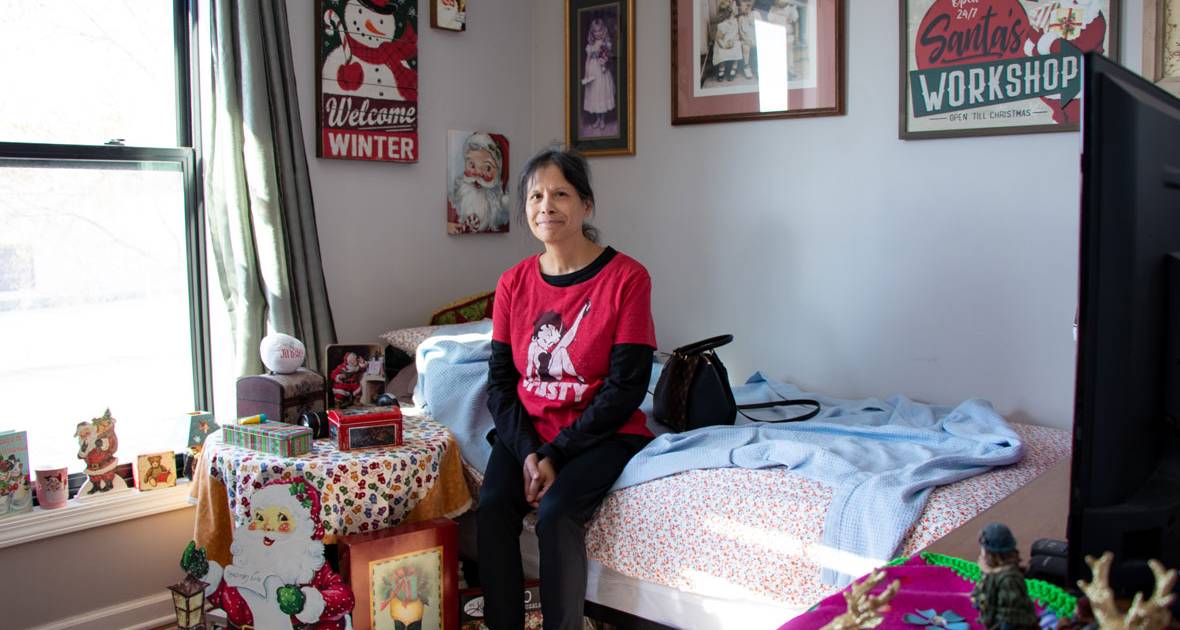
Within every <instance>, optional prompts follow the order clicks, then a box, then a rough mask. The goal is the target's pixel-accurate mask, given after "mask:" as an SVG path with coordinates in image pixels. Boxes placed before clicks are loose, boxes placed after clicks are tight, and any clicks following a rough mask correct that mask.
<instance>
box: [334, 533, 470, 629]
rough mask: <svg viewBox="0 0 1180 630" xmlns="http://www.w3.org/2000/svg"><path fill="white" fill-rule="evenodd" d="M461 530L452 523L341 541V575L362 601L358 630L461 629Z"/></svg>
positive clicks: (358, 606)
mask: <svg viewBox="0 0 1180 630" xmlns="http://www.w3.org/2000/svg"><path fill="white" fill-rule="evenodd" d="M458 531H459V530H458V526H457V525H456V524H455V522H454V521H452V520H450V519H446V518H436V519H432V520H429V521H421V522H417V523H408V524H405V525H399V526H397V527H393V528H390V529H383V530H379V531H375V532H368V533H364V534H350V535H347V536H342V537H341V538H340V539H339V541H338V542H339V548H340V572H341V575H342V576H343V577H344V580H345V581H346V582H348V583H349V585H351V586H352V592H353V595H354V596H356V606H355V607H354V608H353V613H352V624H353V627H354V628H356V629H357V630H384V629H386V628H389V629H392V628H394V621H395V620H397V621H400V622H402V624H403V626H405V627H409V626H410V625H411V624H413V623H420V624H421V625H420V627H421V628H423V629H425V628H457V627H458V618H459V543H458Z"/></svg>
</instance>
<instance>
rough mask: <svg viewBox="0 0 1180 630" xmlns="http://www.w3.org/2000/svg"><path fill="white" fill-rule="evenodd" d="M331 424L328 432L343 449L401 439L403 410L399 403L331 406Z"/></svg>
mask: <svg viewBox="0 0 1180 630" xmlns="http://www.w3.org/2000/svg"><path fill="white" fill-rule="evenodd" d="M328 424H329V428H328V436H329V437H330V438H331V439H332V440H334V441H335V442H336V448H338V449H339V450H342V451H351V450H353V449H357V448H370V447H374V446H400V445H401V443H402V411H401V409H399V408H398V407H396V406H387V407H357V408H353V409H330V410H328Z"/></svg>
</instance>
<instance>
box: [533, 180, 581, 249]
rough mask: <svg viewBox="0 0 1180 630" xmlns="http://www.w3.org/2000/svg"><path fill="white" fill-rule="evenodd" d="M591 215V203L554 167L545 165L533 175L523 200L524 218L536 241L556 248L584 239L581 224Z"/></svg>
mask: <svg viewBox="0 0 1180 630" xmlns="http://www.w3.org/2000/svg"><path fill="white" fill-rule="evenodd" d="M592 212H593V207H592V206H591V205H590V203H589V202H587V201H584V200H583V199H582V198H581V197H580V196H579V195H578V191H577V190H575V189H574V187H573V185H572V184H570V183H569V182H568V181H566V179H565V176H564V175H562V174H561V169H560V168H558V167H557V166H556V165H555V164H546V165H544V166H542V167H541V168H539V169H537V172H536V173H534V174H533V178H532V180H531V181H530V182H529V188H528V196H527V197H526V200H525V217H526V218H527V219H528V222H529V229H530V230H532V232H533V236H535V237H537V240H539V241H541V242H542V243H545V245H556V244H560V243H573V242H577V239H579V238H585V237H584V236H582V223H583V222H584V221H585V220H586V218H587V217H589V216H590V214H591V213H592Z"/></svg>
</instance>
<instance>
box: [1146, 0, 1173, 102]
mask: <svg viewBox="0 0 1180 630" xmlns="http://www.w3.org/2000/svg"><path fill="white" fill-rule="evenodd" d="M1143 76H1145V77H1147V78H1148V79H1151V80H1152V81H1155V82H1156V83H1157V84H1159V86H1160V87H1162V88H1164V89H1165V90H1167V91H1169V92H1171V93H1172V94H1175V95H1176V96H1180V0H1143Z"/></svg>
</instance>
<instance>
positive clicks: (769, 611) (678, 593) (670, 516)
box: [522, 424, 1070, 629]
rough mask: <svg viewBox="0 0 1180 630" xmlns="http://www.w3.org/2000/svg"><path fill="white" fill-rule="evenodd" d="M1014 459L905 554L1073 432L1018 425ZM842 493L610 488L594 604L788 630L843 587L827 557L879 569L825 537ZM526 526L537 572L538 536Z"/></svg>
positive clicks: (973, 486) (702, 481)
mask: <svg viewBox="0 0 1180 630" xmlns="http://www.w3.org/2000/svg"><path fill="white" fill-rule="evenodd" d="M1013 428H1014V429H1015V430H1016V431H1017V432H1018V433H1019V434H1020V435H1021V437H1022V438H1023V440H1024V443H1025V447H1026V448H1025V455H1024V458H1023V459H1022V460H1021V461H1020V462H1018V463H1016V464H1013V465H1010V466H1004V467H1000V468H996V469H994V470H991V471H989V472H987V473H984V474H981V475H977V476H975V477H970V478H968V479H964V480H962V481H958V482H955V483H953V484H949V485H946V486H940V487H938V488H936V489H935V490H934V491H933V492H932V493H931V496H930V499H929V501H928V503H927V504H926V507H925V509H924V511H923V512H922V515H921V517H919V519H918V520H917V521H916V522H915V523H914V525H913V527H911V528H910V530H909V532H908V533H907V535H906V537H905V539H904V541H903V546H902V549H901V550H900V551H899V554H898V555H909V554H912V553H915V552H917V551H919V550H921V549H923V548H925V547H926V546H928V545H929V544H930V543H932V542H934V541H935V540H937V539H939V538H941V537H942V536H944V535H946V534H947V533H949V532H950V531H951V530H953V529H955V528H957V527H959V526H961V525H962V524H964V523H966V522H967V521H968V520H970V519H972V518H974V517H975V516H976V515H978V514H979V513H980V512H982V511H984V510H986V509H988V508H989V507H991V506H992V505H994V504H995V503H996V502H998V501H999V500H1000V499H1002V498H1004V497H1006V496H1008V495H1009V494H1011V493H1013V492H1015V491H1016V490H1017V489H1019V488H1020V487H1021V486H1023V485H1024V484H1026V483H1028V482H1029V481H1031V480H1032V479H1033V478H1035V477H1037V476H1038V475H1040V474H1042V473H1044V472H1046V471H1047V470H1048V469H1049V468H1051V467H1052V466H1053V465H1054V464H1056V463H1057V462H1059V461H1061V460H1062V459H1063V458H1066V457H1068V456H1069V453H1070V434H1069V432H1068V431H1062V430H1060V429H1052V428H1046V427H1038V426H1032V425H1022V424H1014V425H1013ZM831 501H832V488H831V487H830V486H827V485H825V484H822V483H818V482H815V481H812V480H810V479H806V478H804V477H801V476H799V475H797V474H795V473H792V472H789V471H787V470H785V469H771V470H747V469H740V468H725V469H715V470H694V471H688V472H684V473H681V474H678V475H673V476H671V477H666V478H663V479H658V480H656V481H652V482H649V483H645V484H642V485H639V486H634V487H630V488H625V489H623V490H619V491H617V492H614V493H612V494H610V495H609V496H608V497H607V498H606V500H605V501H604V502H603V504H602V506H601V508H600V509H599V511H598V513H597V514H596V515H595V517H594V519H593V520H592V521H591V524H590V527H589V530H588V532H587V540H586V548H587V553H588V556H589V560H590V563H589V564H590V570H589V573H590V575H589V576H588V578H589V580H588V586H587V599H589V600H590V601H594V602H597V603H599V604H602V605H604V606H608V607H610V608H614V609H616V610H621V611H624V612H627V613H631V614H634V615H636V616H639V617H642V618H644V619H649V620H652V621H656V622H659V623H662V624H666V625H670V626H673V627H687V628H694V629H696V628H745V629H748V628H777V627H778V626H779V625H781V624H783V623H785V622H786V621H787V620H789V619H790V618H791V617H793V616H795V615H797V614H799V613H800V612H803V611H804V610H806V609H808V608H810V607H811V606H812V605H814V604H815V603H816V602H818V601H820V600H821V599H823V598H824V597H826V596H828V595H830V594H831V593H833V592H835V591H837V590H839V588H838V587H836V586H833V585H826V584H823V583H821V582H820V580H819V574H820V567H821V563H828V564H832V565H834V566H838V567H841V568H842V570H846V571H847V572H849V573H854V574H858V575H859V574H863V573H865V572H867V571H868V570H869V569H870V568H872V567H873V565H874V564H875V563H874V562H872V561H867V560H864V559H859V558H848V557H841V554H839V553H838V552H836V551H834V550H831V549H826V548H824V546H823V545H821V544H820V542H821V540H822V527H823V522H824V517H825V515H826V513H827V509H828V506H829V505H830V503H831ZM528 521H531V517H530V518H529V519H528V520H527V521H526V532H525V544H523V545H522V553H523V555H524V557H525V565H526V572H527V573H530V574H531V575H536V566H537V564H536V561H537V557H536V543H535V539H531V532H530V531H529V530H530V529H531V528H532V523H531V522H528Z"/></svg>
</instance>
